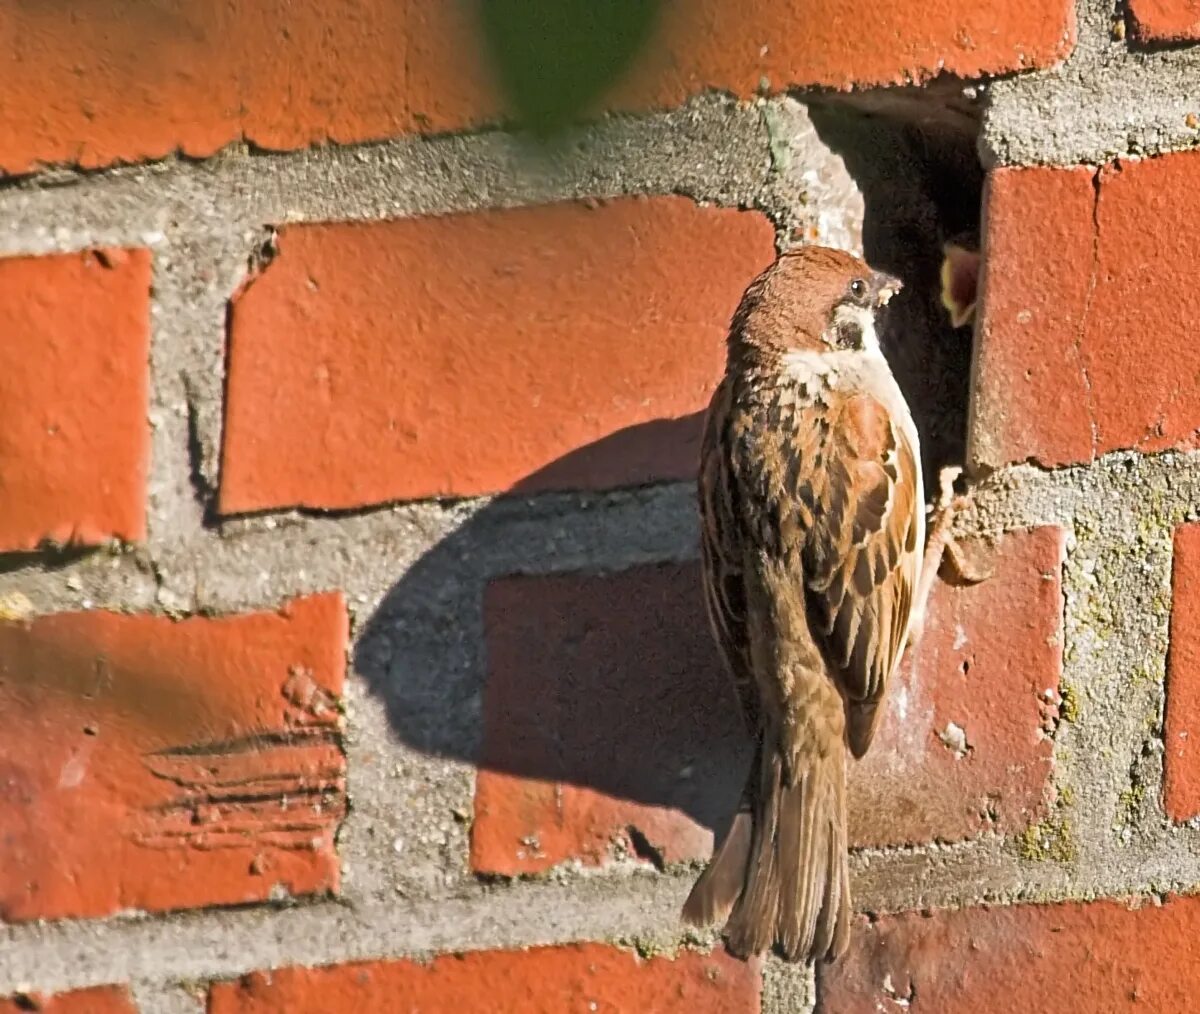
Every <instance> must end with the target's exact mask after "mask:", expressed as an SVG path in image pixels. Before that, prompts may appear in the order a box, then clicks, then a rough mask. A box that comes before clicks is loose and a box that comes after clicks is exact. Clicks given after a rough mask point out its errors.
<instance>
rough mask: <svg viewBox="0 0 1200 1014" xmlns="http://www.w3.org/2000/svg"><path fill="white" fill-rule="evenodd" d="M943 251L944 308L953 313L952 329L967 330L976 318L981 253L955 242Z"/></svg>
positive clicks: (951, 314) (946, 246)
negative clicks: (965, 327)
mask: <svg viewBox="0 0 1200 1014" xmlns="http://www.w3.org/2000/svg"><path fill="white" fill-rule="evenodd" d="M942 252H943V259H942V306H944V307H945V308H946V312H947V313H949V314H950V326H951V327H956V328H958V327H963V326H964V325H965V324H969V323H970V322H971V320H972V319H973V318H974V316H975V301H976V298H977V296H978V289H979V262H980V256H979V251H978V250H972V249H968V248H966V247H964V246H960V245H959V244H957V243H953V242H951V243H947V244H946V245H945V246H944V247H943V248H942Z"/></svg>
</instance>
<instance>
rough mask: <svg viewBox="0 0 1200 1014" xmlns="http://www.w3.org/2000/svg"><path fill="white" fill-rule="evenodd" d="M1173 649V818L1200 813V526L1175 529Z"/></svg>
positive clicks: (1167, 772) (1166, 797)
mask: <svg viewBox="0 0 1200 1014" xmlns="http://www.w3.org/2000/svg"><path fill="white" fill-rule="evenodd" d="M1172 584H1173V586H1174V587H1173V591H1172V600H1171V647H1170V650H1169V651H1168V652H1167V695H1166V696H1167V703H1166V755H1165V758H1164V771H1163V802H1164V805H1165V806H1166V810H1167V813H1168V815H1169V816H1170V817H1171V818H1172V819H1173V820H1191V819H1192V818H1193V817H1200V724H1198V723H1197V718H1200V525H1184V526H1183V527H1181V528H1179V529H1177V530H1176V532H1175V566H1174V574H1173V576H1172Z"/></svg>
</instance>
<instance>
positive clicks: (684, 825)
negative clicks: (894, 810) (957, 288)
mask: <svg viewBox="0 0 1200 1014" xmlns="http://www.w3.org/2000/svg"><path fill="white" fill-rule="evenodd" d="M484 620H485V626H486V638H487V659H488V676H487V685H486V689H485V694H484V727H483V752H482V755H481V757H480V767H481V768H482V770H481V771H480V772H479V774H478V776H477V778H476V783H475V822H474V824H473V826H472V834H471V864H472V867H473V868H474V869H476V870H480V871H488V872H494V873H504V874H517V873H529V872H536V871H538V870H544V869H547V868H549V867H551V866H553V865H554V864H555V863H558V862H562V861H563V860H565V859H568V858H572V857H579V858H582V859H584V860H586V861H588V862H590V863H599V862H603V861H604V860H605V859H607V858H609V857H610V856H611V855H612V854H613V853H614V851H615V852H617V853H626V854H630V855H634V854H637V853H638V851H639V850H641V854H642V855H643V857H647V858H649V857H651V855H652V853H651V852H648V851H646V849H647V846H648V847H649V848H650V849H653V850H654V851H655V852H657V853H658V854H659V855H661V857H662V859H663V860H665V861H667V862H678V861H680V860H682V859H689V858H692V857H695V856H703V855H707V854H708V853H709V852H710V851H711V849H712V835H711V833H710V832H709V831H708V830H707V827H708V826H712V825H713V824H714V823H715V822H719V821H721V820H723V819H727V818H728V816H729V815H730V814H731V813H732V812H733V809H734V807H735V806H736V805H737V798H738V794H739V792H740V791H741V788H742V781H743V778H744V772H745V768H746V764H747V763H749V759H750V756H749V744H748V742H747V740H746V735H745V732H744V730H743V727H742V722H741V717H740V716H739V715H738V714H737V712H736V708H737V702H736V699H735V697H734V695H733V691H732V690H731V689H730V686H729V682H728V679H727V677H726V676H725V673H724V672H723V671H722V668H721V662H720V659H719V658H718V657H717V654H716V651H715V649H714V647H713V643H712V636H711V635H710V633H709V630H708V624H707V621H706V619H705V616H704V603H703V599H702V597H701V590H700V574H699V569H698V568H697V567H695V566H690V565H689V566H678V565H674V564H670V565H663V566H651V567H638V568H635V569H633V570H629V571H625V572H623V573H620V574H613V575H604V576H578V575H570V576H562V577H557V576H555V577H514V578H506V579H503V580H500V581H496V582H493V583H492V584H490V585H489V586H488V589H487V592H486V595H485V599H484Z"/></svg>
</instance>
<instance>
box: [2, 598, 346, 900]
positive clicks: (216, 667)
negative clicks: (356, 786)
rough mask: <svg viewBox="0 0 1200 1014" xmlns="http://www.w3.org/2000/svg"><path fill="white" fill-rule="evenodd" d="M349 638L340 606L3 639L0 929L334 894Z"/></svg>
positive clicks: (143, 619)
mask: <svg viewBox="0 0 1200 1014" xmlns="http://www.w3.org/2000/svg"><path fill="white" fill-rule="evenodd" d="M347 636H348V633H347V616H346V610H345V606H344V605H343V603H342V600H341V596H340V595H336V594H329V595H320V596H313V597H310V598H305V599H298V600H296V601H294V602H292V603H291V604H289V605H288V606H286V607H285V608H283V609H282V610H281V611H280V612H278V613H251V614H246V615H240V616H230V617H226V618H221V619H210V618H203V617H197V618H194V619H189V620H183V621H180V622H174V621H171V620H169V619H166V618H161V617H153V616H125V615H119V614H116V613H108V612H99V611H97V612H88V613H63V614H57V615H52V616H45V617H40V618H38V619H35V620H33V621H32V622H30V623H27V624H26V623H3V624H0V725H2V727H3V730H4V732H3V735H2V736H0V796H2V797H3V798H4V800H5V805H4V806H3V807H2V808H0V841H3V842H4V862H3V864H0V918H3V919H6V920H9V921H22V920H27V919H38V918H59V917H65V916H99V915H108V914H111V913H113V912H117V911H120V910H124V909H144V910H163V909H171V908H182V907H188V906H195V905H215V904H238V903H244V902H251V901H261V900H263V899H265V898H267V897H268V896H269V895H270V894H271V893H272V890H273V889H274V888H276V887H277V886H278V887H282V888H285V889H286V890H287V891H289V892H291V893H297V894H298V893H307V892H313V891H324V890H332V889H335V888H336V886H337V877H338V867H337V857H336V855H335V853H334V845H333V835H334V833H335V831H336V829H337V825H338V822H339V820H340V817H341V814H342V811H343V809H344V795H343V791H344V786H343V781H344V761H343V758H342V754H341V751H340V748H339V746H338V744H337V741H336V730H337V712H336V701H335V695H337V694H339V693H340V692H341V688H342V679H343V675H344V669H345V651H346V643H347Z"/></svg>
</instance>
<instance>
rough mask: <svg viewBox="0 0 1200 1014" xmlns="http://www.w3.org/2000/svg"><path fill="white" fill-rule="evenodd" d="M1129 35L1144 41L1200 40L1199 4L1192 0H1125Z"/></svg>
mask: <svg viewBox="0 0 1200 1014" xmlns="http://www.w3.org/2000/svg"><path fill="white" fill-rule="evenodd" d="M1129 12H1130V14H1131V15H1132V16H1133V34H1134V36H1135V37H1136V38H1137V39H1139V40H1142V41H1145V42H1196V41H1198V40H1200V3H1197V2H1196V0H1129Z"/></svg>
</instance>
